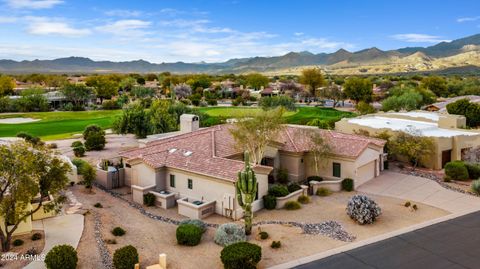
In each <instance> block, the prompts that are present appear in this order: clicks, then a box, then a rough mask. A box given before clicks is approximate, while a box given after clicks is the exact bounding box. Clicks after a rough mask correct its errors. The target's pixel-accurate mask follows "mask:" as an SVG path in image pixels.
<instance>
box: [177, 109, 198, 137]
mask: <svg viewBox="0 0 480 269" xmlns="http://www.w3.org/2000/svg"><path fill="white" fill-rule="evenodd" d="M199 128H200V119H199V118H198V116H197V115H193V114H182V115H181V116H180V132H181V133H191V132H194V131H196V130H198V129H199Z"/></svg>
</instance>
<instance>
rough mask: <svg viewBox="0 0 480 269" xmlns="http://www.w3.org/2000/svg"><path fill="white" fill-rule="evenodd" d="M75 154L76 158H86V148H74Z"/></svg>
mask: <svg viewBox="0 0 480 269" xmlns="http://www.w3.org/2000/svg"><path fill="white" fill-rule="evenodd" d="M73 154H74V155H75V157H83V156H85V147H84V146H80V147H74V148H73Z"/></svg>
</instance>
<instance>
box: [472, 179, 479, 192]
mask: <svg viewBox="0 0 480 269" xmlns="http://www.w3.org/2000/svg"><path fill="white" fill-rule="evenodd" d="M472 191H473V192H474V193H476V194H480V179H477V180H474V181H472Z"/></svg>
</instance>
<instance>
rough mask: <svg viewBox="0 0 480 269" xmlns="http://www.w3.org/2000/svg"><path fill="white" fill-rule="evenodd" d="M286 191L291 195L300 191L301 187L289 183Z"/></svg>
mask: <svg viewBox="0 0 480 269" xmlns="http://www.w3.org/2000/svg"><path fill="white" fill-rule="evenodd" d="M287 189H288V192H289V193H292V192H294V191H298V190H301V189H302V187H300V185H298V184H297V183H290V184H288V186H287Z"/></svg>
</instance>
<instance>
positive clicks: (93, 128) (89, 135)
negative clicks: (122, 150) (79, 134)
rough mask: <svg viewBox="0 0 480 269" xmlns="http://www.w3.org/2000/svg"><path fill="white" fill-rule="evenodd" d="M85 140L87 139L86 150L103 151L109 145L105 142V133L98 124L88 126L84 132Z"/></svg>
mask: <svg viewBox="0 0 480 269" xmlns="http://www.w3.org/2000/svg"><path fill="white" fill-rule="evenodd" d="M83 139H85V149H86V150H88V151H90V150H102V149H103V148H105V144H106V143H107V142H106V140H105V131H104V130H102V128H101V127H100V126H98V125H96V124H92V125H88V126H87V127H86V128H85V130H84V131H83Z"/></svg>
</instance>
